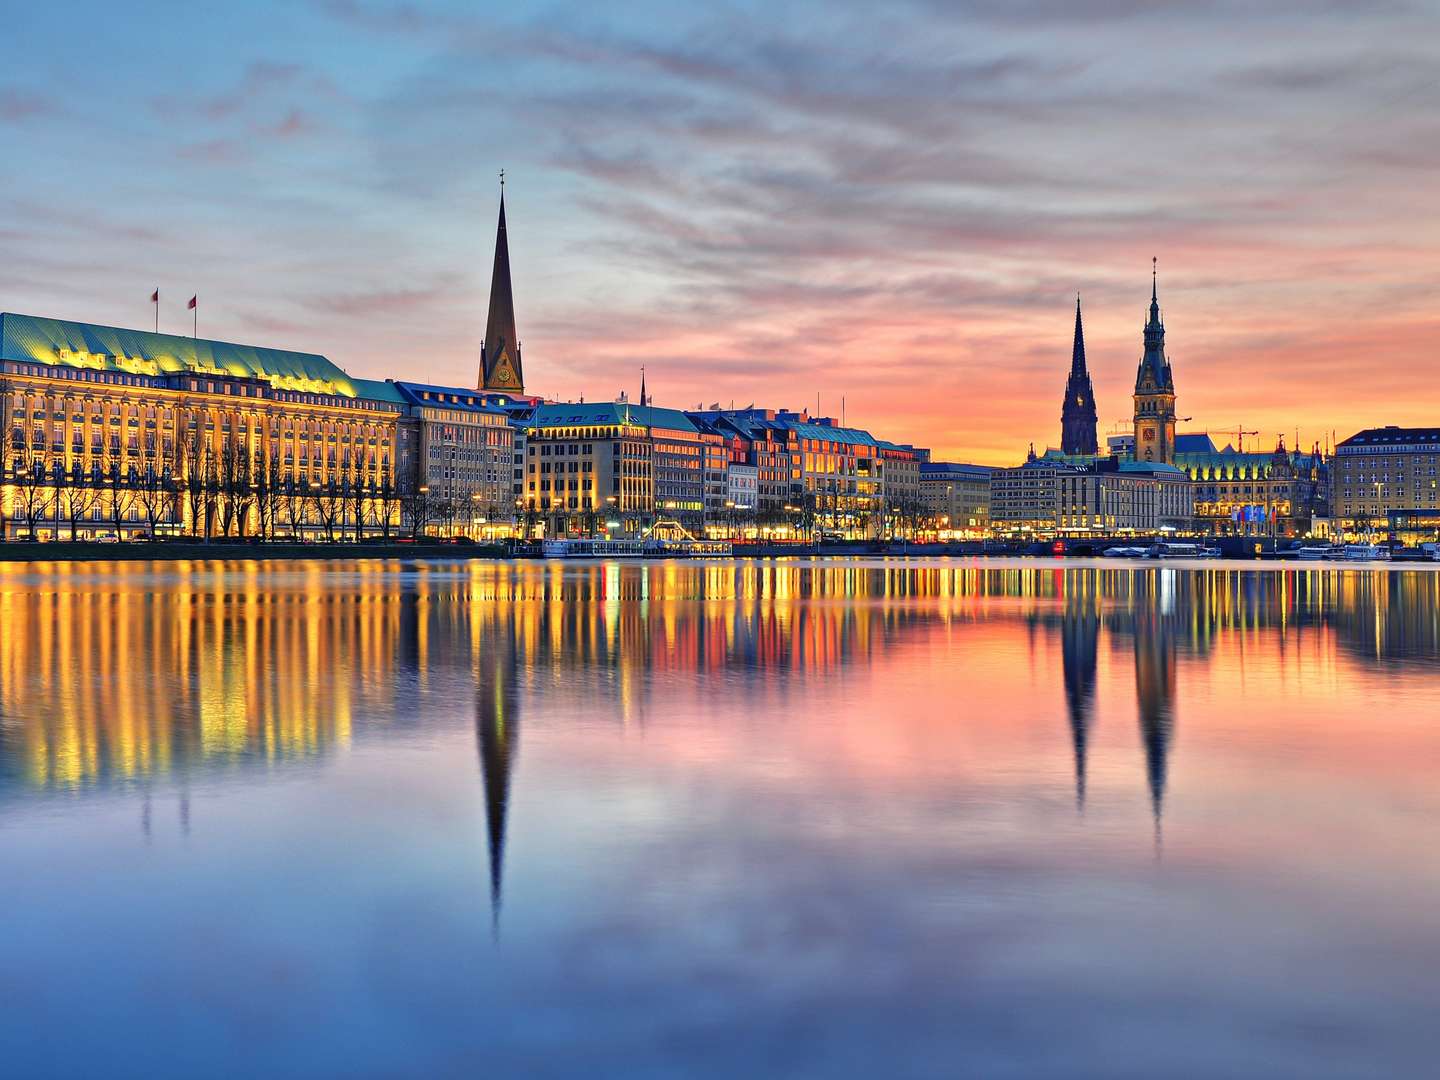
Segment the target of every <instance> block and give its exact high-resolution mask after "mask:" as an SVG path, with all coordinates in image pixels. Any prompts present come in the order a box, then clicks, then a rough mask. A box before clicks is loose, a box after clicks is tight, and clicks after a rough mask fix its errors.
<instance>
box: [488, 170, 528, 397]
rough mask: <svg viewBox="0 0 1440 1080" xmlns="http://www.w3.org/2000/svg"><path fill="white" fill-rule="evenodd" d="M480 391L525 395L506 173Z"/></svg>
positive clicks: (497, 233)
mask: <svg viewBox="0 0 1440 1080" xmlns="http://www.w3.org/2000/svg"><path fill="white" fill-rule="evenodd" d="M480 389H481V390H502V391H508V392H510V393H512V394H523V393H524V392H525V376H524V372H523V370H522V369H521V367H520V341H519V339H518V337H517V335H516V333H515V299H514V296H513V295H512V294H511V292H510V245H509V243H508V242H507V241H506V238H505V171H504V170H503V169H502V170H501V171H500V223H499V225H497V226H496V229H495V265H494V268H493V269H492V270H491V271H490V312H489V314H488V315H487V316H486V319H485V340H484V341H483V342H482V343H481V345H480Z"/></svg>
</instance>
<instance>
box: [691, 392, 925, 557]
mask: <svg viewBox="0 0 1440 1080" xmlns="http://www.w3.org/2000/svg"><path fill="white" fill-rule="evenodd" d="M691 415H692V417H693V418H695V419H698V420H703V421H705V422H707V423H710V424H714V425H720V427H721V428H723V429H725V430H728V431H730V432H732V433H733V434H734V435H736V436H738V437H739V439H740V440H742V444H748V446H749V448H750V449H749V450H747V451H745V452H744V453H745V454H746V456H747V463H748V464H754V465H755V466H756V468H757V469H758V470H759V481H758V484H759V488H760V492H759V496H760V503H761V507H762V516H766V512H767V511H769V512H772V513H773V512H778V513H781V514H784V515H793V516H794V517H793V520H798V521H799V522H800V523H801V527H802V528H803V529H804V530H806V531H818V532H821V533H823V534H826V535H830V536H834V537H844V538H846V539H866V538H870V537H875V536H879V535H880V534H881V532H882V531H883V528H884V522H885V517H886V513H885V509H886V492H885V468H886V456H885V454H884V453H883V450H882V445H881V443H880V441H879V440H877V439H876V438H875V437H874V436H873V435H871V434H870V433H869V432H868V431H862V430H860V429H859V428H848V427H842V426H841V425H839V424H837V423H836V422H835V420H834V419H833V418H831V417H812V416H810V415H809V413H807V412H799V413H796V412H789V411H787V410H784V409H778V410H775V409H756V408H748V409H739V410H734V409H731V410H724V409H713V410H708V411H701V412H697V413H693V414H691ZM732 445H733V444H732ZM888 445H889V446H890V448H891V449H890V454H891V457H890V459H889V460H890V461H891V462H894V463H895V469H896V480H895V483H894V484H893V485H892V488H891V490H892V492H895V493H896V494H897V497H901V498H903V497H906V493H907V492H908V493H909V496H910V497H912V498H913V499H914V500H915V502H916V503H917V504H918V497H919V469H918V461H919V458H918V456H917V455H918V454H919V453H922V452H921V451H917V450H916V449H915V448H914V447H901V446H898V445H896V444H893V443H892V444H888ZM734 456H735V455H734V452H733V451H732V460H733V458H734ZM752 459H753V460H752ZM776 474H782V475H784V476H785V479H784V480H780V481H777V480H775V479H774V477H775V475H776ZM907 478H908V479H907Z"/></svg>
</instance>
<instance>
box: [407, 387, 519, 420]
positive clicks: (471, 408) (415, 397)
mask: <svg viewBox="0 0 1440 1080" xmlns="http://www.w3.org/2000/svg"><path fill="white" fill-rule="evenodd" d="M394 386H395V389H396V390H397V391H398V392H399V394H400V396H401V397H402V398H403V399H404V401H405V403H406V404H407V405H418V406H422V407H427V408H428V407H432V406H444V407H445V408H447V409H462V410H465V411H466V412H490V413H505V409H503V408H502V407H501V406H499V405H496V404H491V402H490V401H489V400H487V399H489V398H493V397H494V396H495V394H496V392H495V391H493V390H476V389H474V388H472V387H468V386H437V385H435V384H433V383H416V382H408V381H405V380H397V381H396V382H395V383H394ZM506 415H508V413H507V414H506Z"/></svg>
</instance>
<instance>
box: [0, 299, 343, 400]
mask: <svg viewBox="0 0 1440 1080" xmlns="http://www.w3.org/2000/svg"><path fill="white" fill-rule="evenodd" d="M0 359H5V360H18V361H28V362H38V363H42V364H54V365H57V366H65V367H77V368H94V369H96V370H104V371H125V372H129V373H131V374H135V375H162V374H165V373H167V372H176V371H198V372H208V373H212V374H225V375H237V376H241V377H244V378H252V379H266V380H268V381H269V382H270V383H271V384H273V385H274V386H275V387H277V388H278V389H281V390H304V391H309V392H311V393H317V394H336V395H339V396H341V397H355V396H357V395H356V390H355V382H354V380H353V379H351V378H350V376H349V375H347V374H345V372H344V371H342V370H340V368H338V367H336V366H335V365H334V364H332V363H331V362H330V361H329V360H327V359H326V358H325V357H323V356H320V355H319V354H318V353H302V352H291V351H290V350H287V349H269V348H265V347H264V346H260V345H237V344H235V343H233V342H229V341H211V340H210V339H208V338H188V337H182V336H180V335H178V334H155V333H151V332H150V331H148V330H126V329H123V328H121V327H118V326H101V325H99V324H97V323H82V322H71V321H69V320H66V319H45V318H40V317H38V316H35V315H14V314H10V313H4V314H0Z"/></svg>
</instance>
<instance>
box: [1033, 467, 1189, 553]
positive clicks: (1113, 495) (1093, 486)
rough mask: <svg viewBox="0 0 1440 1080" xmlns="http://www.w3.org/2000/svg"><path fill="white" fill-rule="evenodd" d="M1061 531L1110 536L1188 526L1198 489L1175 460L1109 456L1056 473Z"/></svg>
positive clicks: (1146, 532)
mask: <svg viewBox="0 0 1440 1080" xmlns="http://www.w3.org/2000/svg"><path fill="white" fill-rule="evenodd" d="M1056 496H1057V498H1058V505H1057V507H1056V512H1055V516H1056V525H1057V531H1059V532H1060V533H1063V534H1067V535H1084V534H1086V533H1096V534H1099V535H1104V536H1114V535H1116V534H1124V533H1134V534H1141V535H1146V536H1151V535H1154V534H1155V533H1158V532H1161V531H1173V532H1188V531H1189V530H1190V527H1191V517H1192V516H1193V504H1192V491H1191V487H1190V483H1189V481H1188V480H1187V478H1186V476H1185V474H1184V472H1182V471H1181V470H1180V469H1178V468H1176V467H1175V466H1174V465H1161V464H1152V463H1150V462H1144V461H1124V460H1121V459H1120V458H1104V459H1101V460H1099V461H1096V462H1093V463H1092V464H1089V465H1085V466H1081V467H1079V468H1077V469H1075V470H1073V471H1071V472H1066V473H1059V474H1057V476H1056Z"/></svg>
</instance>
